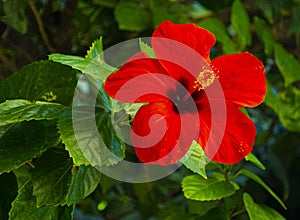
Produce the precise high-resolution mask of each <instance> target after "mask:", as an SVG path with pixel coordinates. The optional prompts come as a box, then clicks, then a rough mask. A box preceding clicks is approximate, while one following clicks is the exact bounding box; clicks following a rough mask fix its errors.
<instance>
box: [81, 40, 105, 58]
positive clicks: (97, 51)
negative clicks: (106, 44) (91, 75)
mask: <svg viewBox="0 0 300 220" xmlns="http://www.w3.org/2000/svg"><path fill="white" fill-rule="evenodd" d="M102 52H103V46H102V37H100V38H99V39H97V40H95V41H94V42H93V43H92V46H91V47H90V49H89V50H88V51H87V54H86V56H85V58H86V59H89V60H94V59H97V58H98V57H99V56H100V55H101V54H102ZM101 58H102V60H104V59H103V56H102V57H101Z"/></svg>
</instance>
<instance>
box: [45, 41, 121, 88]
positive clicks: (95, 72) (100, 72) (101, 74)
mask: <svg viewBox="0 0 300 220" xmlns="http://www.w3.org/2000/svg"><path fill="white" fill-rule="evenodd" d="M99 44H100V43H99V41H96V43H95V44H93V45H92V47H91V48H90V50H89V51H88V55H87V58H84V57H78V56H72V55H64V54H58V53H54V54H51V55H49V59H50V60H52V61H54V62H57V63H61V64H64V65H67V66H70V67H72V68H73V69H76V70H79V71H81V72H82V73H85V74H88V75H89V76H91V77H92V78H93V79H95V80H97V83H98V82H104V81H105V79H106V77H107V76H109V75H110V74H111V73H112V72H114V71H115V68H113V67H112V66H110V65H108V64H106V63H105V61H104V59H103V55H102V53H100V54H96V53H97V52H100V49H99V47H100V46H99ZM94 47H95V48H94ZM94 56H95V57H94ZM92 57H93V59H91V58H92Z"/></svg>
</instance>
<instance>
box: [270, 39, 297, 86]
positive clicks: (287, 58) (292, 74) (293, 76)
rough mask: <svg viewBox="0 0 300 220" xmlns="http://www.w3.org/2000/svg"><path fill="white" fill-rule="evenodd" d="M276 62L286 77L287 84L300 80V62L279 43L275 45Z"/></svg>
mask: <svg viewBox="0 0 300 220" xmlns="http://www.w3.org/2000/svg"><path fill="white" fill-rule="evenodd" d="M275 62H276V64H277V67H278V69H279V70H280V73H281V74H282V76H283V78H284V82H285V85H290V84H292V83H294V82H296V81H299V80H300V62H299V61H298V60H296V59H295V58H294V57H293V56H292V55H291V54H289V53H288V52H287V51H286V50H285V49H283V47H282V46H281V45H279V44H276V45H275Z"/></svg>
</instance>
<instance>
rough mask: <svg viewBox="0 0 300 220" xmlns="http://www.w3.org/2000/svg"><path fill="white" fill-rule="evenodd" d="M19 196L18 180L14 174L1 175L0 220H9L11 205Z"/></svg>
mask: <svg viewBox="0 0 300 220" xmlns="http://www.w3.org/2000/svg"><path fill="white" fill-rule="evenodd" d="M17 195H18V183H17V178H16V176H15V174H14V173H13V172H10V173H3V174H1V175H0V198H1V200H0V219H2V220H6V219H8V212H9V210H10V209H11V203H12V202H13V201H14V199H15V198H16V197H17Z"/></svg>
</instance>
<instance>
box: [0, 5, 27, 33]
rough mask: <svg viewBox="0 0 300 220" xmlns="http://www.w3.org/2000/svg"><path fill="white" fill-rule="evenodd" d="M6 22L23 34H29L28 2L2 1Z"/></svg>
mask: <svg viewBox="0 0 300 220" xmlns="http://www.w3.org/2000/svg"><path fill="white" fill-rule="evenodd" d="M2 4H3V11H4V13H5V16H6V18H5V19H4V21H5V22H6V23H7V24H8V25H10V26H11V27H13V28H14V29H16V30H17V31H19V32H20V33H22V34H25V33H26V32H27V16H26V8H27V1H26V0H14V1H11V0H8V1H2Z"/></svg>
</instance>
